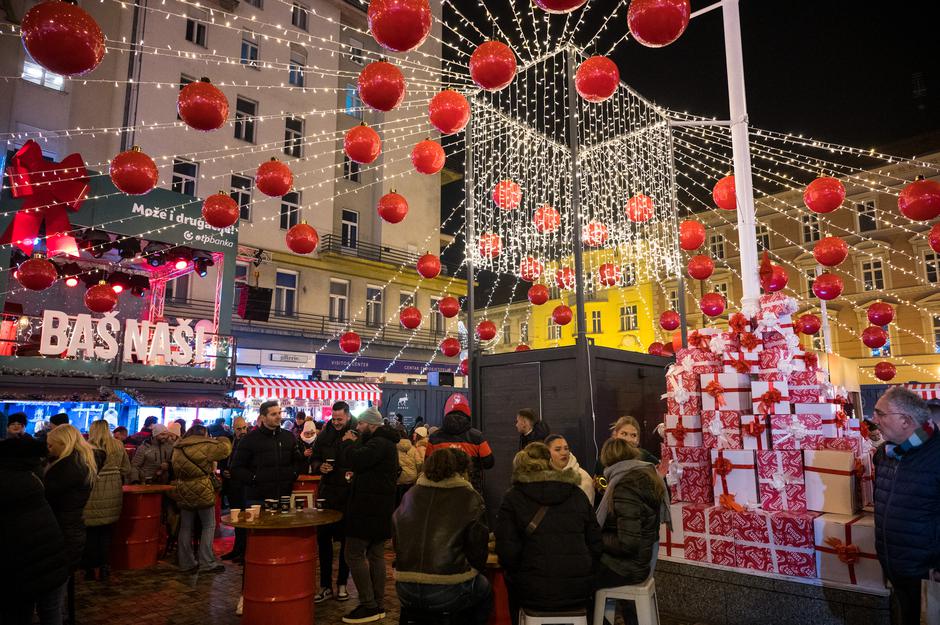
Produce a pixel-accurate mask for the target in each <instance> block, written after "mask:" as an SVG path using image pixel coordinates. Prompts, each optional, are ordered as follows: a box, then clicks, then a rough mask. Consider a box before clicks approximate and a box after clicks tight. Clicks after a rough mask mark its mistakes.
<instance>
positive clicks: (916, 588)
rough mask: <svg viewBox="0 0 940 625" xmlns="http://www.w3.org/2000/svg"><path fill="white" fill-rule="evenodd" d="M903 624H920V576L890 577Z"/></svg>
mask: <svg viewBox="0 0 940 625" xmlns="http://www.w3.org/2000/svg"><path fill="white" fill-rule="evenodd" d="M888 580H889V581H890V582H891V588H892V589H893V590H894V601H895V605H896V607H897V609H898V614H899V615H900V617H901V620H900V623H901V625H920V594H921V580H920V578H919V577H897V578H890V577H889V578H888Z"/></svg>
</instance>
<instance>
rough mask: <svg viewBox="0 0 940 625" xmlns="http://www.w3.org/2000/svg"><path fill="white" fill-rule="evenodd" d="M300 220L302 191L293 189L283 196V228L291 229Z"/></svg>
mask: <svg viewBox="0 0 940 625" xmlns="http://www.w3.org/2000/svg"><path fill="white" fill-rule="evenodd" d="M298 222H300V192H298V191H291V192H290V193H288V194H287V195H285V196H284V197H282V198H281V230H290V229H291V228H293V227H294V226H296V225H297V224H298Z"/></svg>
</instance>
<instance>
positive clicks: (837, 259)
mask: <svg viewBox="0 0 940 625" xmlns="http://www.w3.org/2000/svg"><path fill="white" fill-rule="evenodd" d="M813 256H814V257H815V258H816V262H818V263H819V264H820V265H825V266H826V267H835V266H836V265H838V264H840V263H842V261H844V260H845V259H846V258H848V256H849V246H848V244H847V243H846V242H845V241H844V240H843V239H842V238H841V237H824V238H822V239H820V240H819V241H817V242H816V246H815V247H814V248H813Z"/></svg>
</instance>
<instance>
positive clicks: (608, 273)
mask: <svg viewBox="0 0 940 625" xmlns="http://www.w3.org/2000/svg"><path fill="white" fill-rule="evenodd" d="M621 282H623V270H621V269H620V265H615V264H614V263H603V264H601V265H600V266H599V267H598V268H597V283H598V284H600V285H601V286H606V287H608V288H611V287H615V286H620V283H621Z"/></svg>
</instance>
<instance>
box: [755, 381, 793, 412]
mask: <svg viewBox="0 0 940 625" xmlns="http://www.w3.org/2000/svg"><path fill="white" fill-rule="evenodd" d="M788 390H789V389H788V388H787V383H786V382H776V381H764V380H756V381H754V382H751V404H752V407H753V409H754V410H753V413H754V414H790V396H789V395H788Z"/></svg>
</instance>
